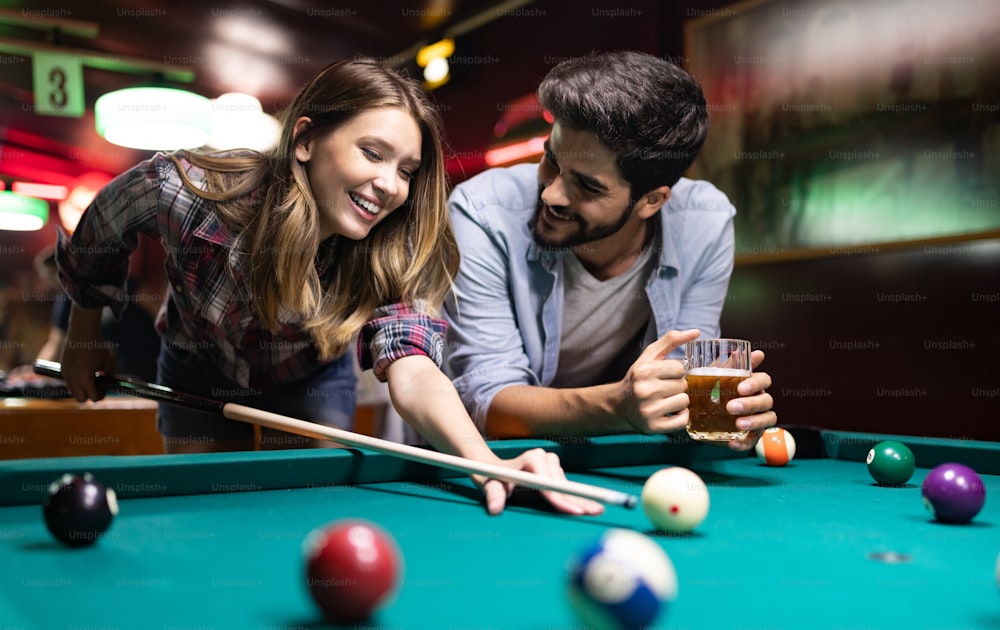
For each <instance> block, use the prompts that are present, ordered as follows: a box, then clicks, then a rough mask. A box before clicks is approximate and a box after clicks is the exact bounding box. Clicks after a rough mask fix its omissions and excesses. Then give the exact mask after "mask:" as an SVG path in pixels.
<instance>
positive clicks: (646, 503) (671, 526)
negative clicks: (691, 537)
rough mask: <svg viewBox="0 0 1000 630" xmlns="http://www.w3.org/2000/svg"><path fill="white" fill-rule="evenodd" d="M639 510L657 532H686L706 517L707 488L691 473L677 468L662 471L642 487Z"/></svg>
mask: <svg viewBox="0 0 1000 630" xmlns="http://www.w3.org/2000/svg"><path fill="white" fill-rule="evenodd" d="M641 498H642V510H643V511H644V512H645V513H646V516H647V517H648V518H649V520H650V521H651V522H652V523H653V525H655V526H656V527H657V529H659V530H661V531H664V532H669V533H672V534H683V533H687V532H690V531H691V530H693V529H694V528H695V527H698V525H700V524H701V522H702V521H704V520H705V516H706V515H708V504H709V499H708V488H707V487H706V486H705V482H704V481H702V479H701V477H699V476H698V475H697V474H696V473H695V472H693V471H691V470H688V469H687V468H681V467H680V466H672V467H670V468H663V469H660V470H658V471H656V472H655V473H653V474H652V475H650V476H649V479H647V480H646V483H645V484H644V485H643V486H642V496H641Z"/></svg>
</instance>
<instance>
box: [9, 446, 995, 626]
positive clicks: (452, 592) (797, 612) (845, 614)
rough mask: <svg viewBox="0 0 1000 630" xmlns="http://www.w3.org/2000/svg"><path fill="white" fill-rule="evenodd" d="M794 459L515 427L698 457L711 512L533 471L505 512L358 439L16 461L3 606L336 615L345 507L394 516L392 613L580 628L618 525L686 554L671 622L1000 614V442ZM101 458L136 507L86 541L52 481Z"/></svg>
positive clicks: (857, 449)
mask: <svg viewBox="0 0 1000 630" xmlns="http://www.w3.org/2000/svg"><path fill="white" fill-rule="evenodd" d="M792 431H793V434H794V435H796V437H797V441H798V442H799V454H798V455H797V456H796V459H795V460H794V461H792V462H791V463H790V464H789V465H787V466H785V467H768V466H765V465H763V464H761V463H760V462H758V461H757V459H756V458H754V457H749V456H743V455H742V454H735V453H732V452H730V451H728V450H726V449H723V448H716V447H712V446H708V445H703V444H691V443H688V442H687V441H686V440H684V439H680V438H677V437H647V436H612V437H605V438H597V439H591V440H583V439H576V440H568V441H566V442H558V443H557V442H550V441H529V440H520V441H507V442H497V443H494V447H495V448H496V449H497V450H498V451H499V452H500V453H501V454H502V455H504V456H512V455H514V454H516V453H519V452H521V451H523V450H525V449H526V448H530V447H534V446H543V447H545V448H548V449H551V450H554V451H557V452H559V453H560V455H561V457H562V459H563V463H564V466H565V467H566V469H567V470H568V471H569V472H568V474H569V476H570V477H571V478H572V479H575V480H579V481H585V482H588V483H593V484H597V485H603V486H607V487H611V488H615V489H619V490H624V491H628V492H632V493H635V494H638V493H640V491H641V488H642V484H643V483H644V481H645V480H646V479H647V478H648V477H649V475H650V474H652V473H653V472H654V471H656V470H658V469H659V468H662V467H665V466H672V465H681V466H685V467H687V468H690V469H692V470H694V471H696V472H697V473H699V474H700V475H701V477H702V478H703V479H704V480H705V482H706V483H707V484H708V488H709V492H710V495H711V508H710V511H709V514H708V517H707V519H706V520H705V521H704V522H703V523H702V524H701V525H700V526H699V527H698V528H697V529H696V530H695V531H694V532H693V533H691V534H687V535H665V534H657V533H656V532H654V531H653V530H652V528H651V525H650V522H649V520H648V519H647V518H646V516H645V515H644V514H643V512H642V510H641V508H635V509H631V510H630V509H627V508H624V507H617V506H616V507H608V508H607V509H606V511H605V513H604V514H603V515H602V516H598V517H571V516H563V515H559V514H555V513H553V512H551V511H550V510H547V509H546V507H545V505H544V503H543V502H542V501H541V499H540V498H539V496H538V495H537V494H536V493H533V492H530V491H523V492H520V491H519V492H518V493H515V496H514V497H513V498H512V500H511V505H510V506H509V507H508V509H507V510H506V511H505V512H504V514H502V515H500V516H496V517H490V516H488V515H487V514H486V513H485V511H484V509H483V507H482V504H481V502H480V497H479V494H478V490H476V489H475V488H474V487H473V486H472V485H471V483H470V481H469V480H468V479H467V478H465V477H462V476H459V475H456V474H455V473H452V472H448V471H442V470H438V469H433V468H430V467H427V466H424V465H418V464H414V463H411V462H406V461H402V460H399V459H394V458H392V457H389V456H385V455H381V454H377V453H370V452H362V451H358V450H352V449H323V450H307V451H282V452H248V453H228V454H206V455H172V456H168V455H154V456H142V457H138V456H137V457H129V456H124V457H111V456H103V457H76V458H62V459H39V460H20V461H10V462H0V504H2V505H3V507H0V558H3V569H2V571H0V584H2V586H0V628H5V629H7V628H19V629H20V628H25V629H35V628H44V629H46V630H54V629H57V628H67V629H74V628H75V629H83V628H100V629H105V628H107V629H112V628H114V629H126V628H141V629H143V630H151V629H154V628H155V629H159V628H164V629H174V630H180V629H182V628H183V629H195V628H197V629H207V628H242V629H244V630H245V629H252V630H265V629H275V630H277V629H288V628H322V627H326V624H325V623H324V621H323V619H322V617H321V615H320V613H319V611H318V608H316V607H315V605H314V604H313V602H312V601H311V600H310V598H309V595H308V593H307V590H306V588H305V577H304V566H303V560H302V552H301V549H302V543H303V540H304V539H305V538H306V536H307V534H308V533H309V532H310V531H311V530H312V529H313V528H315V527H317V526H321V525H323V524H326V523H329V522H331V521H335V520H337V519H341V518H345V517H360V518H365V519H369V520H372V521H375V522H377V523H379V524H380V525H382V526H383V527H384V528H385V529H387V530H388V531H390V532H391V533H392V534H393V535H394V537H395V538H396V541H397V542H398V544H399V546H400V548H401V550H402V553H403V555H404V558H405V559H404V562H405V572H404V576H403V578H402V581H401V586H400V589H399V591H398V593H397V595H396V597H395V599H394V601H393V602H392V603H391V604H390V605H389V606H388V607H387V608H385V609H383V610H381V611H379V612H378V613H376V615H375V616H373V617H372V619H371V620H370V623H371V625H373V626H375V627H380V628H435V629H446V628H453V629H458V628H536V629H541V628H575V627H579V622H578V621H577V620H576V619H575V617H574V616H573V612H572V610H571V609H570V607H569V605H568V603H567V597H566V594H565V590H566V588H565V576H566V566H567V563H568V562H569V560H570V559H571V558H572V557H573V556H574V554H576V553H577V552H579V551H580V550H581V549H582V548H583V547H584V546H586V545H587V544H589V543H590V542H591V541H593V540H595V539H596V538H597V537H598V536H599V535H600V534H601V533H602V532H605V531H606V530H608V529H609V528H614V527H621V528H628V529H632V530H636V531H639V532H643V533H647V534H650V535H652V536H653V537H654V540H655V541H656V542H657V543H658V544H660V545H661V546H662V547H663V548H664V549H665V550H666V551H667V553H668V554H669V556H670V557H671V558H672V560H673V562H674V565H675V566H676V569H677V574H678V580H679V587H680V591H679V596H678V598H677V600H676V601H675V602H674V603H673V604H672V605H671V606H670V608H669V609H668V610H667V611H666V612H665V614H664V615H663V616H661V617H660V618H659V619H658V625H660V626H662V627H669V628H711V629H714V628H743V629H755V628H770V629H779V628H789V629H803V628H866V629H877V628H892V629H899V628H906V629H908V628H970V629H971V628H997V627H1000V593H998V586H997V583H996V577H995V575H994V572H995V566H996V562H997V555H998V553H1000V444H996V443H989V442H959V441H946V440H935V439H927V438H914V437H906V436H884V435H875V434H864V433H843V432H829V431H819V430H812V429H799V428H793V429H792ZM881 439H898V440H900V441H903V442H904V443H906V444H908V445H910V447H911V448H912V450H913V451H914V454H915V455H916V458H917V463H918V468H917V471H916V473H915V475H914V477H913V478H912V479H911V481H910V482H909V483H908V484H906V485H905V486H903V487H879V486H876V485H875V484H874V482H873V480H872V479H871V477H870V476H869V475H868V472H867V469H866V466H865V463H864V458H865V455H866V454H867V451H868V449H869V448H870V446H871V445H873V444H874V443H875V442H877V441H879V440H881ZM945 461H959V462H963V463H966V464H968V465H970V466H972V467H973V468H975V469H976V470H977V471H979V472H980V474H981V475H982V478H983V481H984V483H985V485H986V493H987V499H986V504H985V506H984V508H983V510H982V511H981V512H980V513H979V515H978V516H977V517H976V518H975V519H974V520H973V522H972V523H971V524H967V525H945V524H941V523H938V522H935V521H933V520H932V518H931V517H930V515H929V513H928V512H927V511H926V510H925V508H924V506H923V504H922V501H921V495H920V484H921V482H922V480H923V478H924V477H925V476H926V474H927V472H928V469H929V468H930V467H932V466H934V465H936V464H939V463H942V462H945ZM82 471H90V472H92V473H93V474H94V475H95V476H96V477H97V478H98V479H100V480H102V481H104V482H105V483H107V484H108V485H110V486H112V487H114V488H116V489H117V492H118V495H119V498H120V507H121V512H120V514H119V515H118V517H117V518H116V520H115V522H114V523H113V524H112V526H111V528H110V529H109V530H108V532H107V533H106V535H105V536H104V537H103V538H102V539H101V540H100V541H99V542H98V543H97V544H96V545H94V546H91V547H86V548H82V549H68V548H64V547H62V546H61V545H60V544H58V543H57V542H55V541H54V539H52V538H51V537H50V535H49V533H48V532H47V530H46V529H45V526H44V524H43V521H42V515H41V508H40V507H39V504H40V503H41V501H42V499H43V496H44V494H45V490H46V487H47V485H48V483H49V482H50V481H52V480H53V479H55V478H57V477H58V476H59V475H61V474H62V473H64V472H82Z"/></svg>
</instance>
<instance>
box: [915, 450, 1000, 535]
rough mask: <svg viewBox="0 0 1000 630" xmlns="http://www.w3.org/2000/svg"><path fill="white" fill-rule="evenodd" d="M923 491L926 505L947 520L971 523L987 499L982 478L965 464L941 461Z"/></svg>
mask: <svg viewBox="0 0 1000 630" xmlns="http://www.w3.org/2000/svg"><path fill="white" fill-rule="evenodd" d="M921 492H922V494H923V497H924V506H926V507H927V509H928V510H929V511H930V513H931V514H933V515H934V517H935V518H936V519H937V520H939V521H943V522H945V523H968V522H969V521H971V520H972V517H974V516H975V515H976V514H978V513H979V510H981V509H982V507H983V503H985V502H986V486H984V485H983V480H982V479H981V478H980V477H979V475H978V474H976V471H974V470H972V469H971V468H969V467H968V466H965V465H963V464H954V463H950V464H941V465H940V466H938V467H936V468H934V469H932V470H931V471H930V472H929V473H927V477H925V478H924V483H923V486H922V488H921Z"/></svg>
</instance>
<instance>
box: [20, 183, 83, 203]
mask: <svg viewBox="0 0 1000 630" xmlns="http://www.w3.org/2000/svg"><path fill="white" fill-rule="evenodd" d="M10 189H11V190H12V191H13V192H16V193H17V194H19V195H27V196H28V197H38V198H39V199H52V200H55V201H62V200H63V199H65V198H66V195H68V194H69V189H68V188H66V187H65V186H58V185H55V184H35V183H32V182H14V183H13V184H11V186H10Z"/></svg>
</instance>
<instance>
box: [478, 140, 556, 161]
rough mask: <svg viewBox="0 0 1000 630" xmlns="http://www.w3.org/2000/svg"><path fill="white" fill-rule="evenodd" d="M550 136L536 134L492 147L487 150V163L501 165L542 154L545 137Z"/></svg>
mask: <svg viewBox="0 0 1000 630" xmlns="http://www.w3.org/2000/svg"><path fill="white" fill-rule="evenodd" d="M546 138H548V136H536V137H534V138H531V139H529V140H524V141H523V142H516V143H514V144H508V145H507V146H503V147H497V148H495V149H490V150H489V151H487V152H486V163H487V164H489V165H490V166H500V165H501V164H510V163H511V162H516V161H517V160H523V159H524V158H528V157H532V156H534V155H541V154H542V151H543V150H544V149H545V139H546Z"/></svg>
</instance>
